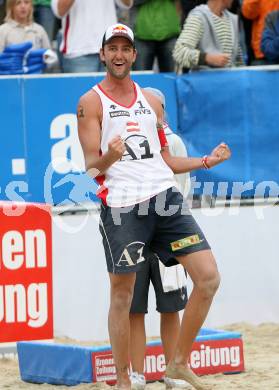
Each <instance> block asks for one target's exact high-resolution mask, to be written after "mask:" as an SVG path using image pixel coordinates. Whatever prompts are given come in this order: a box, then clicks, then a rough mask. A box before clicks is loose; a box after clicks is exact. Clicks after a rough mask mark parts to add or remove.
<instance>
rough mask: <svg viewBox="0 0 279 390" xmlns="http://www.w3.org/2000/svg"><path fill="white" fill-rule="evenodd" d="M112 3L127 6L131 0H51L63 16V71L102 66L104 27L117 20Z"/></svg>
mask: <svg viewBox="0 0 279 390" xmlns="http://www.w3.org/2000/svg"><path fill="white" fill-rule="evenodd" d="M115 4H117V5H118V6H119V8H121V9H129V8H130V7H131V6H132V5H133V0H115V1H114V0H51V6H52V9H53V12H54V14H55V15H56V16H57V17H58V18H61V19H62V42H61V45H60V51H61V52H62V55H63V58H62V68H63V71H64V72H66V73H78V72H99V71H103V70H104V66H103V64H102V62H101V61H100V57H99V51H100V48H101V46H102V38H103V35H104V31H105V30H106V28H107V27H108V26H109V25H112V24H114V23H116V22H117V17H116V8H115Z"/></svg>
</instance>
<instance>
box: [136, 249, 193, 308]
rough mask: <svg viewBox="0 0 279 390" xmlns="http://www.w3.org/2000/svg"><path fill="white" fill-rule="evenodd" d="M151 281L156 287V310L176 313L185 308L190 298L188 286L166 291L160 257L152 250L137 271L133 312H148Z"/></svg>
mask: <svg viewBox="0 0 279 390" xmlns="http://www.w3.org/2000/svg"><path fill="white" fill-rule="evenodd" d="M150 282H152V284H153V287H154V291H155V296H156V310H157V311H158V312H159V313H174V312H178V311H180V310H183V309H184V308H185V305H186V303H187V299H188V297H187V288H186V286H185V287H183V288H181V289H179V290H174V291H169V292H164V290H163V285H162V280H161V276H160V269H159V261H158V258H157V257H156V256H155V255H154V254H153V253H151V252H150V254H148V255H147V256H146V261H144V262H142V263H141V264H140V269H139V270H138V272H137V278H136V283H135V288H134V296H133V300H132V305H131V310H130V312H131V313H147V312H148V310H147V308H148V292H149V286H150Z"/></svg>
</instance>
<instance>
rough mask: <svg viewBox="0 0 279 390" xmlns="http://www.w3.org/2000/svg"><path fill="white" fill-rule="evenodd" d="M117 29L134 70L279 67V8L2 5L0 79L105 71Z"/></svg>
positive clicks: (55, 1) (207, 3) (141, 0)
mask: <svg viewBox="0 0 279 390" xmlns="http://www.w3.org/2000/svg"><path fill="white" fill-rule="evenodd" d="M117 21H120V22H122V23H124V24H127V25H129V26H130V27H131V28H132V29H133V31H134V33H135V38H136V48H137V51H138V55H137V59H136V62H135V64H134V70H140V71H143V70H154V71H157V72H173V71H176V72H178V73H182V72H189V71H190V70H198V69H204V68H227V67H235V66H249V65H254V66H255V65H270V64H279V0H33V1H32V0H0V74H19V73H42V72H66V73H76V72H99V71H103V70H104V66H103V64H102V63H101V61H100V59H99V54H98V53H99V49H100V47H101V42H102V37H103V33H104V31H105V30H106V28H107V27H108V26H109V25H111V24H114V23H116V22H117Z"/></svg>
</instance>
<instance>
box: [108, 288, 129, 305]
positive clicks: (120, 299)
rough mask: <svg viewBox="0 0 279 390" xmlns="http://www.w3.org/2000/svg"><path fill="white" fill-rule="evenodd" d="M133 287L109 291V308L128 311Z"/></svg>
mask: <svg viewBox="0 0 279 390" xmlns="http://www.w3.org/2000/svg"><path fill="white" fill-rule="evenodd" d="M133 292H134V288H133V286H130V287H126V288H123V287H120V288H114V289H113V290H112V291H111V306H113V307H114V308H115V309H117V310H127V309H129V310H130V307H131V303H132V299H133Z"/></svg>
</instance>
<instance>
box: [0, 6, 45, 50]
mask: <svg viewBox="0 0 279 390" xmlns="http://www.w3.org/2000/svg"><path fill="white" fill-rule="evenodd" d="M26 41H30V42H32V48H33V49H50V42H49V39H48V36H47V33H46V31H45V30H44V28H43V27H42V26H40V25H39V24H37V23H34V21H33V5H32V0H7V2H6V18H5V23H4V24H2V25H1V26H0V52H2V51H3V50H4V48H5V47H6V46H9V45H12V44H16V43H23V42H26Z"/></svg>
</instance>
